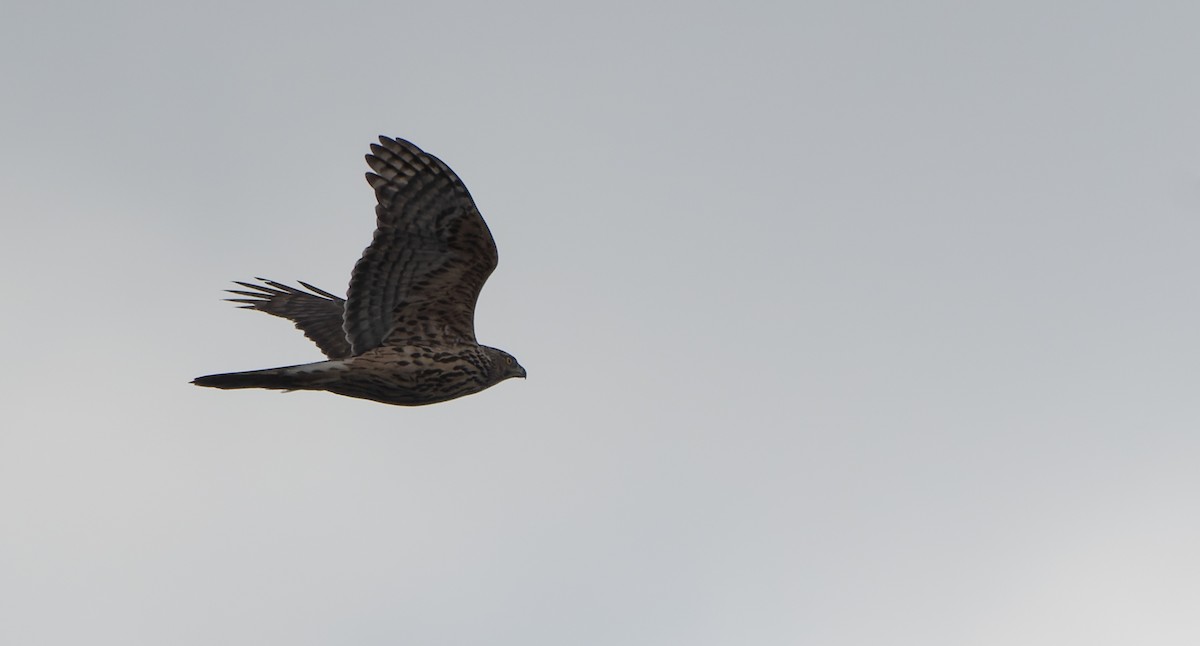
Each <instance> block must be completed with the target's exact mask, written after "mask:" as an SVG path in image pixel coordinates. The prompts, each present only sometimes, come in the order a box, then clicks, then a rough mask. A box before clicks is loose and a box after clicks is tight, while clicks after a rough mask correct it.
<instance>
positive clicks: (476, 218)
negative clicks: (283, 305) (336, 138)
mask: <svg viewBox="0 0 1200 646" xmlns="http://www.w3.org/2000/svg"><path fill="white" fill-rule="evenodd" d="M367 164H368V165H369V166H370V167H371V170H373V171H374V172H373V173H367V182H369V183H370V184H371V187H372V188H374V189H375V197H376V200H377V201H378V206H377V207H376V208H375V215H376V226H377V228H376V229H375V236H374V238H373V239H372V240H371V244H370V246H368V247H367V248H366V250H365V251H363V255H362V258H361V259H359V261H358V263H357V264H356V265H355V266H354V272H353V273H352V274H351V275H350V289H349V291H348V292H347V295H346V317H345V331H346V338H348V339H349V340H350V345H351V348H352V352H353V354H355V355H358V354H362V353H363V352H366V351H367V350H370V349H372V348H375V347H378V346H380V345H382V344H384V343H385V342H387V343H389V344H396V345H402V344H405V343H411V342H416V343H427V342H433V343H437V342H447V343H456V342H457V343H474V342H475V322H474V319H475V302H476V300H477V299H478V298H479V291H480V290H481V289H483V283H484V282H485V281H486V280H487V277H488V276H489V275H490V274H491V273H492V270H493V269H495V268H496V260H497V256H496V243H495V242H493V240H492V234H491V232H490V231H488V228H487V224H485V223H484V221H483V217H482V216H481V215H480V214H479V210H478V209H477V208H476V207H475V202H474V201H473V200H472V199H471V195H470V194H469V193H468V192H467V187H466V186H463V183H462V181H461V180H460V179H458V176H457V175H455V174H454V171H452V170H450V167H449V166H447V165H446V164H444V163H443V162H442V161H441V160H440V159H438V158H437V157H434V156H433V155H430V154H428V153H426V152H424V151H423V150H421V149H420V148H418V147H416V146H415V145H413V144H411V143H409V142H407V141H404V140H403V139H389V138H387V137H380V138H379V145H374V144H372V145H371V154H370V155H367Z"/></svg>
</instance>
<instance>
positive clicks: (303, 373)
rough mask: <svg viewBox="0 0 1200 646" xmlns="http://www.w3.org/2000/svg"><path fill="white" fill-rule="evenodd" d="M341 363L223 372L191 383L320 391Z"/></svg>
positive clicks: (231, 387)
mask: <svg viewBox="0 0 1200 646" xmlns="http://www.w3.org/2000/svg"><path fill="white" fill-rule="evenodd" d="M341 367H342V362H341V361H318V362H317V363H306V364H303V365H299V366H285V367H283V368H267V369H265V370H250V371H247V372H226V373H222V374H219V375H205V376H203V377H196V378H195V379H193V380H192V383H193V384H196V385H197V386H207V387H209V388H224V389H227V390H229V389H235V388H270V389H272V390H321V389H322V388H321V384H322V383H324V382H326V380H327V379H328V377H329V376H330V373H332V372H336V371H338V370H340V369H341Z"/></svg>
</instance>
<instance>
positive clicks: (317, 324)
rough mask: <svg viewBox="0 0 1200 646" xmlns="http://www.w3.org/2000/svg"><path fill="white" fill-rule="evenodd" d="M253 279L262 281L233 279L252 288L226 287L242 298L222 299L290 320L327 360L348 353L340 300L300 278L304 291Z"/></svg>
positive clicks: (341, 301) (342, 301) (339, 357)
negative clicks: (250, 281)
mask: <svg viewBox="0 0 1200 646" xmlns="http://www.w3.org/2000/svg"><path fill="white" fill-rule="evenodd" d="M255 280H259V281H262V283H263V284H262V285H257V284H254V283H244V282H242V281H240V280H235V281H233V282H235V283H237V284H238V285H241V286H242V287H245V288H246V289H247V290H253V291H246V290H240V289H227V290H225V291H227V292H229V293H231V294H237V295H238V296H242V297H243V298H227V299H225V300H227V301H230V302H233V303H240V305H239V307H242V308H244V309H252V310H258V311H260V312H266V313H267V314H271V315H272V316H278V317H280V318H285V319H288V320H289V321H292V322H293V323H295V324H296V329H298V330H300V331H301V332H303V333H304V336H306V337H308V338H309V339H310V340H311V341H312V342H313V343H316V344H317V347H318V348H320V349H321V352H323V353H324V354H325V356H326V357H329V358H330V359H345V358H348V357H350V356H351V351H350V342H349V341H347V340H346V333H345V331H343V330H342V325H343V322H344V321H343V315H344V312H345V308H346V301H345V300H344V299H342V298H339V297H337V296H334V295H333V294H330V293H329V292H327V291H325V290H323V289H318V288H316V287H313V286H312V285H309V284H308V283H306V282H304V281H297V282H299V283H300V284H301V285H302V286H303V287H304V288H305V289H307V290H309V291H307V292H305V291H301V290H299V289H296V288H295V287H291V286H289V285H284V284H283V283H278V282H275V281H273V280H267V279H266V278H255Z"/></svg>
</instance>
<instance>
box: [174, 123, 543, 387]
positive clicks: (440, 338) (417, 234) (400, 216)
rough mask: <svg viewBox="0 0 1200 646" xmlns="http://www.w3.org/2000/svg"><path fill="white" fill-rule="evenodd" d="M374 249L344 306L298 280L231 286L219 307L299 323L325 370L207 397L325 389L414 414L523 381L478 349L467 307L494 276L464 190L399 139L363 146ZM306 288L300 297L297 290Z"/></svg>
mask: <svg viewBox="0 0 1200 646" xmlns="http://www.w3.org/2000/svg"><path fill="white" fill-rule="evenodd" d="M367 165H368V166H370V167H371V170H372V171H374V172H370V173H367V182H368V183H369V184H370V185H371V188H373V189H375V198H376V200H377V202H378V206H376V207H375V215H376V227H375V235H374V237H373V238H372V240H371V244H370V245H368V246H367V248H366V250H365V251H363V255H362V258H360V259H359V261H358V263H356V264H355V265H354V270H353V271H352V272H351V273H350V287H349V289H348V290H347V292H346V298H345V299H342V298H339V297H337V296H335V295H333V294H330V293H329V292H327V291H324V290H322V289H318V288H316V287H313V286H312V285H309V284H308V283H305V282H301V283H300V285H301V286H302V287H303V288H304V289H297V288H295V287H290V286H287V285H284V284H282V283H278V282H275V281H273V280H266V279H264V278H257V279H256V280H258V281H260V282H261V284H256V283H248V282H242V281H235V282H236V283H237V284H238V285H240V286H242V287H243V288H244V289H238V290H235V289H231V290H227V291H229V292H230V293H232V294H236V295H237V296H239V297H240V298H230V299H227V300H230V301H233V302H236V303H240V304H241V307H244V308H248V309H254V310H258V311H260V312H266V313H267V314H272V315H275V316H279V317H282V318H285V319H289V320H291V321H292V322H294V323H295V324H296V327H297V328H298V329H299V330H300V331H301V332H303V333H304V335H305V336H306V337H308V338H309V339H311V340H312V341H313V342H314V343H316V344H317V347H318V348H320V349H321V352H323V353H324V354H325V356H326V357H328V361H318V362H316V363H306V364H302V365H296V366H286V367H282V368H268V369H266V370H251V371H249V372H231V373H225V374H218V375H207V376H204V377H198V378H196V379H195V380H194V381H193V382H192V383H194V384H196V385H197V386H209V387H212V388H270V389H275V390H287V391H290V390H325V391H329V392H332V393H336V394H339V395H345V396H347V397H359V398H362V399H370V400H374V401H377V402H383V403H385V404H395V405H398V406H421V405H424V404H434V403H437V402H444V401H447V400H450V399H455V398H458V397H462V396H464V395H470V394H472V393H477V392H479V391H481V390H484V389H485V388H489V387H491V386H494V385H496V384H498V383H500V382H501V381H504V380H505V379H508V378H510V377H521V378H524V377H525V369H524V368H522V367H521V364H519V363H517V360H516V359H514V358H513V356H512V355H510V354H508V353H507V352H504V351H503V350H498V349H496V348H491V347H488V346H486V345H480V344H479V343H478V342H477V341H476V340H475V303H476V301H477V300H478V298H479V291H480V290H481V289H482V288H483V283H484V282H485V281H486V280H487V278H488V276H489V275H490V274H491V273H492V270H493V269H495V268H496V261H497V255H496V243H495V242H494V241H493V240H492V234H491V232H490V231H488V227H487V224H485V223H484V221H483V216H481V215H480V214H479V209H478V208H476V207H475V202H474V200H472V199H471V195H470V193H468V192H467V187H466V186H464V185H463V183H462V180H460V179H459V178H458V176H457V175H455V174H454V171H452V170H450V167H449V166H447V165H446V164H445V163H443V162H442V160H440V159H438V158H437V157H434V156H433V155H430V154H429V153H427V152H425V151H423V150H421V149H420V148H418V147H417V146H415V145H413V144H412V143H410V142H408V141H405V140H403V139H391V138H388V137H380V138H379V144H372V145H371V154H369V155H367ZM305 290H307V291H305Z"/></svg>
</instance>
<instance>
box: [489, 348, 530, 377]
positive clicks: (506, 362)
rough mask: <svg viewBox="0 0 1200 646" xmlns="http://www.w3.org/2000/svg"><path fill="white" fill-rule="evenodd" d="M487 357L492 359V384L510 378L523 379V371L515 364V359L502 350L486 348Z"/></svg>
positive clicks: (519, 365) (518, 364)
mask: <svg viewBox="0 0 1200 646" xmlns="http://www.w3.org/2000/svg"><path fill="white" fill-rule="evenodd" d="M487 353H488V356H489V357H491V359H492V370H491V377H492V382H493V383H499V382H501V381H504V380H505V379H510V378H512V377H520V378H521V379H524V378H525V369H524V368H522V367H521V364H520V363H517V359H516V358H515V357H513V356H512V355H511V354H509V353H507V352H505V351H504V350H497V349H496V348H487Z"/></svg>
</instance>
